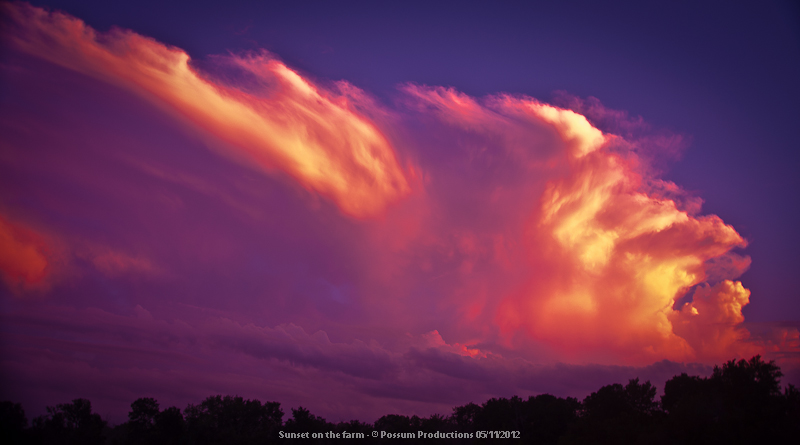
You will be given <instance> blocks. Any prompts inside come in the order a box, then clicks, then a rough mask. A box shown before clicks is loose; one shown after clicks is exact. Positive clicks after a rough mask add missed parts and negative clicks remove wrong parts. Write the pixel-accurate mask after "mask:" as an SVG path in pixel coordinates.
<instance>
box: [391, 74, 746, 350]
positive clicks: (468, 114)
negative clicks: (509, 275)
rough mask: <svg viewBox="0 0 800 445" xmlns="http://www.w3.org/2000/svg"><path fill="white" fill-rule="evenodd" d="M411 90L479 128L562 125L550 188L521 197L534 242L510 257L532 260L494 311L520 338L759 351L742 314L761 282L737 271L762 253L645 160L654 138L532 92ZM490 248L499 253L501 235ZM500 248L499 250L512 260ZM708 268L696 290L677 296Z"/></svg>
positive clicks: (508, 332) (585, 345) (444, 115)
mask: <svg viewBox="0 0 800 445" xmlns="http://www.w3.org/2000/svg"><path fill="white" fill-rule="evenodd" d="M406 92H407V93H408V94H409V96H410V97H412V101H413V102H414V103H416V104H418V109H423V110H428V111H429V112H430V110H434V111H433V114H434V115H435V116H438V118H439V119H440V120H441V121H442V122H444V123H446V124H447V125H451V126H456V127H459V128H462V129H464V130H467V131H470V132H476V133H480V134H494V135H509V134H522V133H523V132H525V131H526V128H529V126H531V125H537V126H540V127H541V126H544V127H547V126H549V127H551V128H552V130H553V131H554V132H555V133H557V135H558V139H559V140H558V142H557V143H556V144H555V146H557V147H560V148H559V150H557V151H556V152H552V151H550V152H547V153H548V154H546V155H544V152H542V153H540V154H539V155H538V157H537V155H534V157H533V160H537V159H538V160H539V161H540V162H539V163H538V164H537V163H535V162H534V163H531V165H539V166H540V167H541V166H542V165H544V166H545V168H544V169H542V168H539V169H537V170H535V171H533V170H532V171H531V173H530V175H531V176H534V177H538V178H540V179H538V181H539V182H540V183H541V189H542V192H541V194H540V195H538V196H523V197H519V198H518V201H517V202H524V201H525V200H527V202H528V203H529V204H530V205H529V206H527V207H526V206H525V205H520V206H519V208H521V209H524V208H529V209H532V210H531V211H530V213H529V214H528V215H526V221H527V222H526V223H525V224H526V225H525V229H524V233H517V234H516V235H515V236H512V237H510V238H509V237H506V238H505V241H504V242H506V244H509V243H510V245H511V246H512V247H514V246H515V245H516V246H520V245H521V246H522V250H523V251H524V252H525V253H524V255H517V256H516V257H513V258H512V259H511V260H510V262H511V263H514V264H511V265H508V267H506V268H509V267H510V268H513V269H517V270H519V269H523V270H527V273H526V274H524V275H525V276H526V277H527V278H526V279H525V280H524V281H522V282H520V283H518V285H517V286H516V287H515V288H514V289H511V290H507V291H505V292H502V293H501V294H498V295H494V296H493V298H494V299H495V300H496V301H499V303H496V306H494V307H495V308H496V309H495V311H494V312H493V313H494V314H495V315H494V320H493V322H494V323H495V325H496V326H497V328H498V329H499V332H500V335H501V337H503V338H505V341H506V342H507V344H508V345H521V344H523V343H525V342H530V341H534V342H539V343H544V344H547V345H550V346H551V347H552V348H553V349H554V350H557V351H559V355H560V356H561V357H569V358H570V359H578V360H580V358H581V357H583V359H584V360H585V359H586V358H587V357H592V358H591V359H590V360H598V361H601V360H604V359H605V360H608V359H612V357H613V359H612V360H617V361H622V362H625V363H648V362H652V361H653V360H654V359H661V358H669V359H672V360H720V359H725V357H729V356H731V355H734V356H735V355H746V354H748V353H753V352H754V349H753V345H752V344H748V343H746V342H744V341H742V340H745V339H746V338H747V336H748V333H747V331H746V329H744V328H742V327H741V326H740V323H741V322H742V321H743V316H742V313H741V309H742V307H743V306H744V305H746V304H747V303H748V301H749V294H750V293H749V291H748V290H747V289H745V288H744V287H743V286H742V284H741V283H739V282H734V281H731V280H733V279H735V278H736V277H738V276H739V275H741V273H742V272H744V270H746V268H747V267H748V266H749V258H746V257H741V256H738V255H737V254H735V253H733V252H731V250H732V249H734V248H737V247H744V246H745V245H746V241H745V240H744V239H743V238H742V237H741V236H740V235H739V234H738V233H737V232H736V231H735V230H734V229H733V227H731V226H729V225H726V224H725V223H724V222H723V221H722V220H721V219H720V218H718V217H717V216H714V215H710V216H701V215H697V214H696V211H697V210H698V205H697V203H696V202H694V201H692V200H691V199H686V200H681V199H678V198H679V197H681V196H682V195H685V194H684V193H683V192H682V191H681V190H680V188H679V187H677V186H675V185H674V184H671V183H668V182H665V181H661V180H659V179H658V178H657V177H656V176H654V170H653V169H649V168H645V166H644V165H643V164H645V163H646V162H647V161H646V160H645V159H643V156H640V155H639V153H640V152H637V151H636V150H633V148H634V147H635V148H636V149H637V150H643V149H644V150H646V149H647V147H642V146H641V143H640V141H632V140H626V139H625V138H623V137H622V136H619V135H614V134H610V133H609V134H606V133H603V132H602V131H601V130H599V129H598V128H596V127H595V126H594V125H592V124H591V123H590V122H589V121H588V120H587V119H586V117H584V116H582V115H580V114H578V113H576V112H574V111H572V110H569V109H562V108H558V107H554V106H551V105H548V104H543V103H541V102H539V101H536V100H535V99H532V98H527V97H512V96H508V95H500V96H494V97H489V98H486V99H474V98H471V97H468V96H466V95H464V94H461V93H458V92H456V91H454V90H451V89H444V88H430V87H420V86H410V87H407V88H406ZM596 106H597V104H595V107H596ZM510 142H511V141H510V140H508V139H506V140H503V141H502V142H501V145H503V144H505V145H506V149H507V150H506V151H507V153H513V152H514V151H515V150H513V149H510V148H509V147H508V145H509V144H510ZM528 143H529V145H530V146H531V147H535V146H536V140H533V139H531V140H529V142H528ZM551 145H552V144H551ZM651 148H652V147H651ZM658 148H660V147H658ZM531 181H533V182H536V181H537V179H532V180H531ZM495 185H505V186H508V184H495ZM687 203H688V205H686V204H687ZM486 205H487V207H489V206H490V205H491V203H489V202H487V203H486ZM483 235H486V234H483ZM477 237H478V238H481V234H479V235H477ZM483 238H485V239H489V238H490V237H489V236H483ZM484 251H485V252H486V257H487V258H489V257H490V256H491V252H492V249H490V248H486V249H484ZM496 252H497V250H496V249H495V255H494V256H495V261H500V260H502V261H505V262H506V263H509V258H508V257H507V256H504V257H503V258H500V257H499V256H498V255H497V253H496ZM709 282H710V284H702V285H701V286H700V287H698V288H697V289H696V290H695V292H694V301H693V302H691V303H687V304H686V305H685V306H684V307H674V306H675V305H676V301H678V300H679V299H681V298H682V297H684V296H685V295H686V294H687V293H688V292H690V290H691V289H693V287H694V286H697V285H700V284H701V283H709ZM464 304H465V305H467V304H472V303H471V302H470V301H469V298H467V299H466V301H465V302H464ZM482 307H491V305H488V306H487V305H486V304H483V306H482ZM463 312H464V313H469V310H464V311H463ZM600 351H602V352H600Z"/></svg>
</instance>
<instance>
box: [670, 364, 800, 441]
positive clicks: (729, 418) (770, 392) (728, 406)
mask: <svg viewBox="0 0 800 445" xmlns="http://www.w3.org/2000/svg"><path fill="white" fill-rule="evenodd" d="M782 375H783V374H782V373H781V371H780V368H778V366H777V365H775V363H774V362H764V361H763V360H761V357H760V356H758V355H757V356H755V357H753V358H751V359H750V360H744V359H742V360H739V361H736V360H730V361H728V362H726V363H725V364H723V365H722V367H718V366H715V367H714V372H713V374H712V375H711V377H708V378H700V377H690V376H688V375H686V374H681V375H680V376H676V377H673V378H672V379H670V380H669V381H667V382H666V384H665V385H664V395H663V396H662V398H661V403H662V405H663V407H664V410H665V411H666V412H667V414H668V424H669V428H668V432H669V436H670V437H671V438H672V440H674V441H677V442H681V443H690V444H691V443H725V444H737V443H756V442H762V443H763V442H775V441H777V440H779V439H780V438H781V437H783V436H784V435H785V433H786V431H785V427H783V426H782V425H784V424H785V419H786V418H787V416H788V405H787V401H788V399H789V398H790V396H789V395H788V393H787V395H783V394H781V391H780V378H781V376H782ZM787 391H788V389H787Z"/></svg>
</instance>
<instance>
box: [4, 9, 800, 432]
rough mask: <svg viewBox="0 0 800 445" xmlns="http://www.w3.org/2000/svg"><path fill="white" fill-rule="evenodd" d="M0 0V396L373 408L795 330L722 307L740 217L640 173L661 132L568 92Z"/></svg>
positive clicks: (655, 360)
mask: <svg viewBox="0 0 800 445" xmlns="http://www.w3.org/2000/svg"><path fill="white" fill-rule="evenodd" d="M2 8H3V11H4V16H5V18H4V20H5V21H6V23H5V25H4V29H3V33H4V34H3V42H4V43H3V44H4V45H5V47H6V48H5V49H6V50H7V55H6V56H4V57H5V59H4V63H3V65H2V67H0V69H2V72H3V77H4V78H5V79H7V82H8V84H9V85H13V86H14V92H13V94H12V93H9V95H8V98H7V99H4V101H5V102H4V104H3V106H2V109H0V128H2V129H3V133H4V134H5V135H6V136H4V140H3V142H2V152H3V153H2V157H1V158H0V172H2V174H0V177H1V178H2V179H0V184H2V188H0V272H2V279H3V285H4V288H3V289H4V290H3V292H4V295H3V296H2V298H3V313H2V316H3V331H2V336H3V337H2V338H3V348H4V352H3V357H2V360H3V361H2V373H3V380H4V381H5V382H6V383H5V384H4V385H5V386H4V388H3V392H2V395H3V396H4V397H12V398H16V399H20V400H23V401H24V402H26V403H28V404H30V405H31V406H32V407H37V409H39V408H40V407H42V406H44V405H45V404H53V403H60V402H62V401H63V400H62V399H65V400H66V399H67V398H70V397H90V398H92V399H93V401H95V400H97V402H96V404H97V405H99V406H101V407H107V409H108V410H110V411H113V412H115V413H117V414H115V415H118V414H119V413H124V410H125V406H126V405H127V404H129V403H130V401H132V400H133V399H135V398H136V397H140V396H148V395H155V396H157V398H159V400H161V401H162V405H165V406H166V404H167V403H175V404H178V405H181V404H185V403H188V402H195V401H197V400H198V399H200V398H202V397H204V396H205V395H207V394H206V393H212V392H220V393H238V394H243V395H248V396H251V397H259V398H261V399H263V400H273V399H274V400H279V401H282V402H284V403H286V404H289V405H290V406H295V404H296V403H302V404H303V405H305V406H309V407H311V408H312V411H314V412H319V413H322V414H324V415H326V416H329V417H333V418H349V417H360V418H363V419H365V420H374V419H371V418H370V416H373V415H379V414H385V413H388V412H390V411H395V412H404V413H410V412H417V413H419V414H429V413H430V412H431V411H439V412H446V411H447V410H449V408H450V407H451V406H452V405H453V404H457V403H466V402H468V401H470V400H471V401H476V402H480V401H481V399H482V398H487V397H493V396H498V395H502V396H510V395H512V394H515V393H524V392H554V393H557V394H558V395H575V396H582V395H585V393H587V392H588V391H590V390H595V389H596V386H597V384H603V383H610V382H609V381H608V380H609V379H610V380H613V379H624V378H628V377H634V376H636V375H639V376H640V377H643V378H652V379H654V381H663V380H665V379H667V378H669V377H671V375H672V374H674V373H677V372H684V371H688V372H708V369H709V368H708V366H709V365H710V364H713V363H718V362H719V361H721V360H726V359H730V358H733V357H749V356H751V355H753V354H757V353H761V354H772V355H771V356H773V357H777V358H785V357H789V358H790V359H791V355H790V354H792V353H794V352H796V351H797V349H798V347H800V345H798V338H800V336H799V335H798V331H797V329H796V328H795V327H792V326H781V327H777V328H774V329H773V330H763V331H761V332H759V333H757V335H756V334H751V333H750V332H749V331H748V329H747V328H746V327H745V325H744V324H743V321H744V316H743V314H742V308H743V307H744V306H745V305H747V304H748V303H749V301H750V298H751V292H750V291H749V290H748V289H747V288H746V287H745V284H743V283H742V282H740V281H736V279H737V278H739V277H740V276H741V275H742V274H743V273H744V272H745V271H746V270H747V268H748V267H749V266H750V258H749V257H747V256H745V255H744V254H743V253H742V249H743V248H745V247H746V246H747V241H746V240H745V239H744V238H743V237H742V236H741V235H740V234H739V233H738V232H737V230H736V229H735V228H734V227H732V226H731V225H729V224H726V223H725V222H724V221H723V220H722V219H721V218H719V217H718V216H715V215H704V214H702V212H701V207H700V203H701V201H700V200H699V199H698V198H697V197H694V196H693V195H692V194H691V193H688V192H685V191H684V190H682V189H681V187H680V186H679V185H676V184H674V183H672V182H669V181H666V180H663V179H662V178H661V177H660V170H659V167H658V165H657V164H658V162H657V160H658V159H662V158H664V159H671V158H674V157H675V154H676V153H678V152H680V150H681V149H682V148H683V147H684V145H685V142H684V140H683V139H682V138H681V137H680V136H678V135H669V134H667V135H665V134H656V133H655V132H653V131H650V130H649V127H647V126H646V125H645V124H643V123H642V122H641V121H638V120H633V119H629V118H628V117H627V116H626V115H625V114H624V113H621V112H617V111H614V110H609V109H606V108H605V107H603V106H602V105H600V104H599V102H598V101H596V100H594V99H588V100H581V99H577V98H574V97H568V96H564V98H563V99H564V100H563V103H561V104H560V105H554V104H547V103H544V102H542V101H539V100H536V99H533V98H531V97H528V96H524V95H513V94H495V95H489V96H486V97H473V96H470V95H468V94H466V93H462V92H460V91H458V90H456V89H454V88H446V87H438V86H427V85H418V84H405V85H402V86H401V87H400V88H399V91H398V92H397V93H396V94H395V96H394V101H393V102H392V103H391V104H384V103H382V102H381V101H379V100H377V99H373V98H372V97H371V96H370V95H369V94H368V93H366V92H364V91H361V90H359V89H358V88H356V87H354V86H352V85H350V84H348V83H346V82H339V83H337V84H335V85H334V84H330V83H326V82H322V81H315V80H312V79H311V78H310V77H309V76H307V75H304V74H302V73H301V72H300V71H299V70H296V69H293V68H291V67H289V66H288V65H287V64H286V63H284V62H281V61H280V60H278V59H277V57H276V56H273V55H270V54H269V53H266V52H250V53H239V54H236V53H234V54H228V55H222V56H213V57H209V58H208V59H207V60H200V61H193V60H192V59H191V58H190V57H189V55H188V54H187V53H186V52H185V51H183V50H181V49H179V48H175V47H172V46H169V45H165V44H162V43H160V42H158V41H156V40H154V39H151V38H149V37H145V36H142V35H140V34H137V33H136V32H134V31H129V30H122V29H112V30H111V31H108V32H98V31H95V30H94V29H92V28H91V27H89V26H88V25H86V24H85V23H84V22H82V21H81V20H80V19H78V18H75V17H71V16H69V15H67V14H64V13H60V12H51V11H46V10H44V9H40V8H36V7H33V6H30V5H27V4H23V3H4V4H2ZM752 298H753V299H756V298H758V296H757V295H753V296H752ZM685 363H692V364H685ZM787 363H788V362H787ZM578 382H579V383H578ZM465 385H466V386H468V387H469V388H470V389H469V390H468V391H465V390H464V389H463V388H464V387H465ZM345 399H346V400H350V401H351V402H350V404H345V403H343V402H342V400H345Z"/></svg>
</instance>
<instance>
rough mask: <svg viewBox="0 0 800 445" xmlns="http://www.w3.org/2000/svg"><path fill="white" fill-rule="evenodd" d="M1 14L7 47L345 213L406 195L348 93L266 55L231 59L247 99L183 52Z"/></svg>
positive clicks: (376, 208)
mask: <svg viewBox="0 0 800 445" xmlns="http://www.w3.org/2000/svg"><path fill="white" fill-rule="evenodd" d="M3 9H4V11H5V14H6V15H7V16H8V17H9V18H10V20H11V26H9V29H8V30H7V31H6V40H7V41H8V42H9V43H10V44H11V45H13V46H14V47H15V48H17V49H19V50H21V51H24V52H27V53H30V54H33V55H36V56H38V57H41V58H44V59H46V60H48V61H50V62H52V63H55V64H58V65H61V66H63V67H66V68H69V69H72V70H76V71H78V72H81V73H84V74H87V75H90V76H93V77H96V78H99V79H102V80H105V81H107V82H110V83H112V84H115V85H119V86H121V87H123V88H125V89H128V90H131V91H133V92H135V93H138V94H140V95H142V96H143V97H145V98H147V99H149V100H152V101H154V102H155V103H156V104H157V105H159V106H161V107H164V108H166V109H167V110H169V111H172V112H174V113H175V114H176V115H179V116H182V117H183V118H185V119H186V120H188V121H189V122H192V123H193V124H194V125H196V126H198V127H200V128H202V129H203V130H204V131H207V132H208V133H209V134H211V135H213V136H214V137H215V138H217V139H218V140H219V141H221V142H222V144H221V145H220V147H221V148H220V149H221V150H222V151H223V152H224V153H226V154H228V155H230V156H233V157H234V158H237V159H240V160H241V161H242V162H244V163H245V164H246V165H250V166H252V167H253V168H256V169H259V170H263V171H266V172H270V171H273V170H275V169H277V170H280V171H283V172H285V173H287V174H288V175H289V176H291V177H293V178H294V179H295V180H296V181H298V182H299V183H300V184H301V185H302V186H304V187H306V188H307V189H309V190H313V191H315V192H317V193H319V194H321V195H323V196H326V197H328V198H330V199H331V200H333V201H334V202H335V203H336V204H337V205H338V206H339V207H340V208H341V210H342V211H343V212H344V213H346V214H348V215H351V216H355V217H367V216H375V215H378V214H380V213H382V212H383V210H384V208H385V207H386V206H387V205H389V204H391V203H392V202H394V201H396V200H398V199H400V198H402V197H403V196H405V195H407V194H408V193H409V192H410V186H409V182H408V180H407V178H406V173H405V172H404V171H403V169H402V168H401V167H400V165H399V164H398V161H397V158H396V154H395V153H394V150H393V148H392V146H391V145H390V144H389V142H388V141H387V139H386V138H385V137H384V136H383V135H382V134H381V132H380V130H379V129H378V128H377V127H376V126H375V125H374V124H373V123H372V122H370V121H369V120H368V119H367V118H366V117H364V116H362V115H360V114H359V113H357V112H356V111H355V109H354V107H352V106H351V104H350V103H351V102H352V97H353V96H352V95H348V94H346V93H345V94H339V95H337V94H335V93H332V92H328V91H324V90H322V89H321V88H319V87H317V86H315V85H313V84H312V83H310V82H309V81H308V80H306V79H304V78H302V77H301V76H300V75H298V74H297V73H296V72H294V71H292V70H291V69H289V68H287V67H286V66H285V65H284V64H283V63H281V62H279V61H277V60H274V59H272V58H270V57H269V56H266V55H250V56H245V57H237V56H231V57H230V63H231V64H232V65H234V66H236V67H238V68H239V69H241V70H243V71H244V72H246V73H247V74H249V75H251V76H254V77H255V78H256V79H257V82H256V83H257V84H258V85H259V86H260V87H259V91H258V93H254V92H246V91H244V90H242V89H237V88H235V87H230V86H226V85H225V84H223V83H221V82H219V81H215V80H213V79H211V78H210V77H209V76H208V75H206V74H203V73H200V72H199V71H198V70H197V69H196V68H194V67H192V66H191V65H190V59H189V56H188V54H186V53H185V52H183V51H181V50H179V49H177V48H172V47H168V46H166V45H163V44H161V43H158V42H156V41H154V40H152V39H149V38H146V37H143V36H140V35H138V34H136V33H133V32H131V31H126V30H120V29H113V30H111V31H110V32H108V33H105V34H99V33H97V32H96V31H95V30H93V29H92V28H90V27H88V26H86V25H85V24H84V23H83V22H82V21H80V20H79V19H76V18H73V17H70V16H67V15H65V14H62V13H59V12H52V13H50V12H47V11H44V10H42V9H39V8H34V7H32V6H30V5H26V4H22V3H17V4H13V3H5V4H4V5H3ZM345 90H347V87H345ZM349 98H350V99H349Z"/></svg>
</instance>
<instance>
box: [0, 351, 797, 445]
mask: <svg viewBox="0 0 800 445" xmlns="http://www.w3.org/2000/svg"><path fill="white" fill-rule="evenodd" d="M782 376H783V374H782V373H781V371H780V368H779V367H778V366H777V365H776V364H775V363H774V362H773V361H770V362H764V361H763V360H762V359H761V357H760V356H755V357H753V358H752V359H750V360H739V361H736V360H731V361H728V362H726V363H725V364H723V365H722V366H721V367H719V366H715V367H714V371H713V373H712V375H711V376H710V377H698V376H689V375H687V374H685V373H684V374H681V375H678V376H675V377H673V378H671V379H670V380H668V381H667V382H666V383H665V386H664V393H663V395H662V396H661V397H660V398H657V397H656V388H655V387H654V386H653V385H652V384H651V383H650V382H649V381H647V382H644V383H641V382H640V381H639V379H632V380H630V381H629V382H628V383H627V384H626V385H622V384H613V385H606V386H603V387H602V388H600V389H599V390H597V391H596V392H593V393H591V394H590V395H588V396H587V397H586V398H584V399H583V400H582V401H579V400H577V399H575V398H572V397H567V398H561V397H555V396H552V395H549V394H542V395H538V396H530V397H529V398H528V399H527V400H525V399H522V398H520V397H517V396H514V397H511V398H510V399H506V398H492V399H490V400H487V401H486V402H484V403H483V404H481V405H478V404H475V403H468V404H466V405H463V406H458V407H455V408H453V412H452V413H451V414H450V415H448V416H443V415H440V414H434V415H431V416H430V417H425V418H422V417H418V416H411V417H409V416H402V415H397V414H389V415H385V416H383V417H381V418H380V419H378V420H377V421H376V422H375V423H374V424H370V423H363V422H360V421H358V420H352V421H350V422H339V423H336V424H334V423H331V422H328V421H326V420H325V419H323V418H322V417H318V416H315V415H313V414H311V413H310V412H309V410H307V409H305V408H303V407H298V408H296V409H295V408H292V409H291V417H290V418H287V419H286V420H284V412H283V410H282V409H281V406H280V403H278V402H266V403H261V402H260V401H258V400H246V399H243V398H242V397H238V396H224V397H223V396H220V395H217V396H211V397H208V398H206V399H205V400H203V401H202V402H200V403H199V404H197V405H194V404H190V405H189V406H187V407H186V409H184V410H183V411H181V410H180V409H179V408H177V407H169V408H166V409H161V408H160V406H159V404H158V402H157V401H156V400H155V399H153V398H140V399H137V400H136V401H134V402H133V403H132V404H131V410H130V412H129V413H128V421H127V422H125V423H122V424H120V425H117V426H113V427H111V426H109V425H108V423H107V422H106V421H104V420H102V419H101V417H100V415H99V414H97V413H94V412H92V405H91V402H90V401H89V400H86V399H75V400H73V401H72V402H71V403H65V404H59V405H56V406H49V407H47V412H46V414H44V415H42V416H39V417H36V418H35V419H33V421H32V422H31V424H30V425H28V420H27V418H26V417H25V412H24V411H23V409H22V406H21V405H20V404H18V403H13V402H10V401H5V402H0V438H2V440H1V441H2V443H6V444H14V443H19V444H48V445H49V444H87V445H93V444H97V445H100V444H105V445H117V444H118V445H128V444H154V445H159V444H186V445H195V444H197V445H200V444H203V445H211V444H271V443H286V444H291V443H303V444H310V443H319V444H324V443H337V442H340V441H342V439H335V437H339V438H343V437H362V438H359V439H352V440H357V441H359V442H360V443H398V442H407V443H412V442H419V441H425V440H427V441H433V440H436V441H440V440H443V439H424V440H423V439H402V438H405V437H415V438H416V437H419V436H420V434H421V433H420V432H422V433H427V434H435V433H437V432H438V433H439V435H440V436H441V435H445V434H447V433H454V434H451V435H449V436H446V437H456V438H454V439H444V440H445V441H446V442H449V443H464V444H479V443H494V442H498V443H531V444H639V443H642V444H714V443H720V444H722V443H724V444H752V443H800V442H798V439H799V438H800V434H799V433H800V391H798V389H797V388H795V387H794V386H792V385H788V386H787V387H786V388H785V389H784V390H783V391H781V386H780V378H781V377H782ZM375 431H377V432H385V433H391V434H392V435H393V436H394V437H400V438H401V439H396V438H389V437H386V435H384V437H381V435H380V433H375V434H378V437H377V438H374V437H373V432H375ZM506 431H507V432H516V433H515V434H510V435H508V437H509V438H499V439H498V438H497V437H498V434H493V433H492V432H506ZM290 433H292V434H290ZM303 433H309V434H308V435H307V436H306V437H309V438H296V437H302V436H301V435H302V434H303ZM345 433H346V434H345ZM337 434H338V436H337ZM348 435H350V436H348ZM314 436H318V437H317V438H314ZM287 437H288V438H287ZM292 437H295V438H292ZM422 437H431V436H429V435H422ZM500 437H505V436H502V435H500ZM792 437H794V438H795V439H792Z"/></svg>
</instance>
